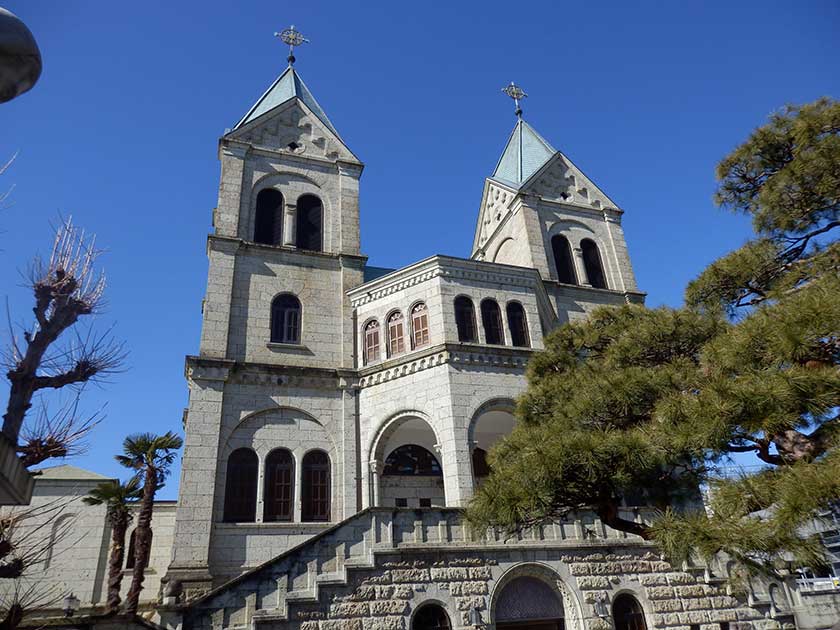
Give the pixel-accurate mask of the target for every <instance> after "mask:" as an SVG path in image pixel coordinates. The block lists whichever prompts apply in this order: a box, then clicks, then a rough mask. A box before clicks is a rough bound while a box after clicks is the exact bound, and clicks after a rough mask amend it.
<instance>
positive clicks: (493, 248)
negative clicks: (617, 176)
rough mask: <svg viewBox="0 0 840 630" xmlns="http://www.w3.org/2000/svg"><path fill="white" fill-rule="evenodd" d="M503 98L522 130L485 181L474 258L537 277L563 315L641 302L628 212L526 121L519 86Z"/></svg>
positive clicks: (515, 133) (515, 131) (514, 135)
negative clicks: (625, 224)
mask: <svg viewBox="0 0 840 630" xmlns="http://www.w3.org/2000/svg"><path fill="white" fill-rule="evenodd" d="M503 92H504V93H505V94H507V95H508V96H510V97H511V98H512V99H513V100H514V102H515V107H516V110H515V113H516V124H515V125H514V128H513V131H512V132H511V134H510V136H509V137H508V141H507V144H506V145H505V148H504V150H503V151H502V155H501V157H500V158H499V161H498V163H497V164H496V168H495V169H494V171H493V174H492V175H491V176H490V177H488V178H487V179H486V180H485V184H484V192H483V195H482V200H481V207H480V209H479V217H478V224H477V225H476V231H475V238H474V241H473V249H472V258H474V259H477V260H486V261H489V262H498V263H504V264H508V265H517V266H521V267H531V268H534V269H537V270H539V272H540V275H541V276H542V278H543V280H544V281H545V282H546V283H547V286H548V288H549V293H554V294H555V296H556V300H557V309H558V312H564V311H568V310H569V306H571V305H572V304H573V303H574V305H575V306H574V307H573V309H572V310H577V311H578V312H582V310H586V309H588V306H581V305H582V304H587V303H589V302H592V303H602V302H604V301H606V302H611V301H614V299H616V298H619V299H621V300H622V301H642V299H643V294H641V293H639V292H638V289H637V288H636V280H635V277H634V275H633V269H632V267H631V265H630V256H629V253H628V251H627V245H626V243H625V239H624V232H623V230H622V227H621V217H622V215H623V214H624V213H623V211H622V210H621V209H619V207H618V206H617V205H616V203H615V202H614V201H612V200H611V199H610V198H609V197H608V196H607V195H606V194H605V193H604V192H603V191H602V190H601V189H600V188H599V187H598V186H596V185H595V183H594V182H593V181H592V180H590V179H589V178H588V177H587V176H586V175H585V174H584V173H583V171H581V170H580V169H579V168H578V167H577V166H575V164H573V163H572V161H571V160H570V159H569V158H568V157H567V156H566V155H564V154H563V153H561V152H560V151H558V150H557V149H555V148H554V147H552V146H551V144H549V142H548V141H547V140H546V139H545V138H543V137H542V136H541V135H540V134H539V133H538V132H537V131H536V130H535V129H534V128H533V127H532V126H531V125H530V124H528V123H527V122H526V121H525V120H524V118H523V116H522V107H521V101H522V99H524V98H525V97H526V96H527V94H525V92H524V91H523V90H522V89H521V88H520V87H519V86H517V85H515V84H514V83H511V84H510V85H508V86H507V87H505V88H504V90H503ZM555 287H556V290H555ZM589 289H598V290H600V291H608V292H610V294H607V293H603V294H599V293H595V292H590V291H589Z"/></svg>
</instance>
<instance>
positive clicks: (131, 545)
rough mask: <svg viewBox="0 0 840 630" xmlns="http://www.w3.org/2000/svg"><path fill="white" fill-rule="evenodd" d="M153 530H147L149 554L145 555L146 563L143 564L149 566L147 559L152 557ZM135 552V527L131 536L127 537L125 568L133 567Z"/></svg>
mask: <svg viewBox="0 0 840 630" xmlns="http://www.w3.org/2000/svg"><path fill="white" fill-rule="evenodd" d="M153 534H154V532H152V530H151V529H150V530H149V555H148V556H147V557H146V564H145V566H146V567H148V566H149V560H150V559H151V557H152V536H153ZM136 553H137V530H136V529H135V530H134V531H133V532H131V536H129V537H128V552H127V553H126V555H125V568H126V569H133V568H134V560H135V558H134V556H135V554H136ZM144 568H145V567H144Z"/></svg>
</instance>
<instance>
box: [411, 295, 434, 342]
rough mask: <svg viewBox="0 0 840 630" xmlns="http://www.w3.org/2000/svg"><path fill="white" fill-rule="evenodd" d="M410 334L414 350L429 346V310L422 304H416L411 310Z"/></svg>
mask: <svg viewBox="0 0 840 630" xmlns="http://www.w3.org/2000/svg"><path fill="white" fill-rule="evenodd" d="M411 334H412V341H413V344H414V347H415V348H422V347H423V346H426V345H428V344H429V341H430V337H429V309H427V308H426V304H425V303H423V302H418V303H417V304H415V305H414V306H413V307H412V308H411Z"/></svg>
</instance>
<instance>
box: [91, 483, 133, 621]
mask: <svg viewBox="0 0 840 630" xmlns="http://www.w3.org/2000/svg"><path fill="white" fill-rule="evenodd" d="M139 498H140V481H139V479H138V478H137V477H134V478H132V479H129V480H128V481H127V482H126V483H121V482H119V481H117V480H116V479H111V480H109V481H103V482H102V483H100V484H99V485H98V486H96V487H95V488H93V490H91V491H90V493H89V494H88V496H86V497H84V498H83V499H82V501H84V502H85V503H86V504H88V505H104V506H105V509H106V514H107V517H108V522H109V523H111V555H110V556H109V557H108V602H107V606H108V612H117V609H118V608H119V606H120V584H121V583H122V567H123V559H124V558H125V533H126V531H127V530H128V524H129V523H130V522H131V508H130V507H129V504H130V503H131V502H133V501H136V500H137V499H139Z"/></svg>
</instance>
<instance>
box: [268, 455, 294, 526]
mask: <svg viewBox="0 0 840 630" xmlns="http://www.w3.org/2000/svg"><path fill="white" fill-rule="evenodd" d="M294 479H295V462H294V459H293V458H292V454H291V453H290V452H289V451H287V450H286V449H284V448H279V449H276V450H273V451H271V453H269V454H268V457H267V458H266V460H265V488H264V489H263V504H264V505H263V521H265V522H266V523H270V522H272V521H291V520H292V516H293V509H292V506H293V505H294V496H295V492H294V491H295V482H294Z"/></svg>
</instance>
